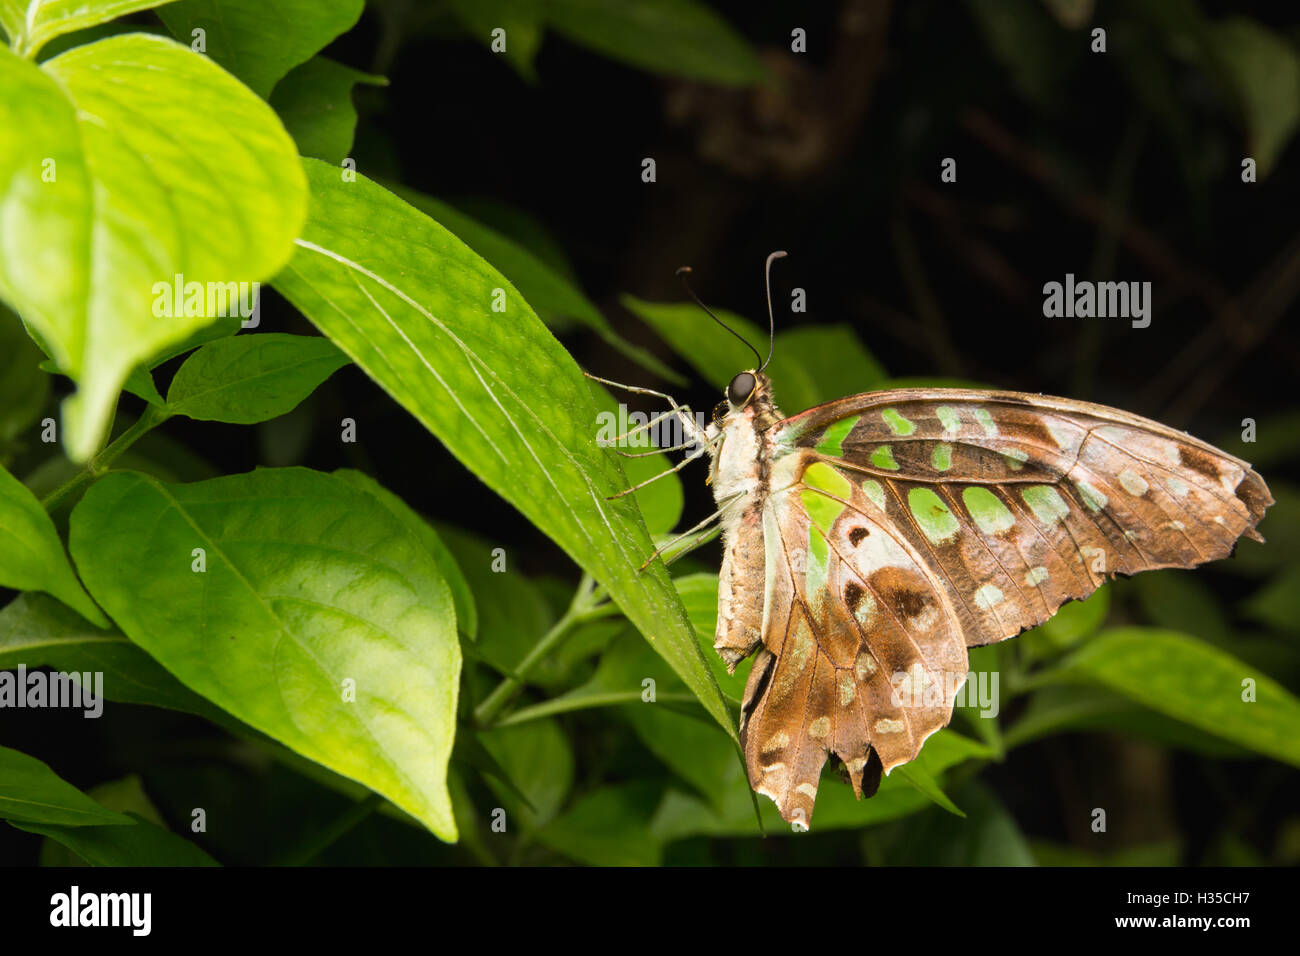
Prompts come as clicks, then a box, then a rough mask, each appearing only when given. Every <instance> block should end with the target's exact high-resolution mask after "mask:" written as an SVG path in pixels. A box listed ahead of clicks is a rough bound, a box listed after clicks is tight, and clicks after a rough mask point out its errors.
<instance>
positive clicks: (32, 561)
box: [0, 467, 108, 627]
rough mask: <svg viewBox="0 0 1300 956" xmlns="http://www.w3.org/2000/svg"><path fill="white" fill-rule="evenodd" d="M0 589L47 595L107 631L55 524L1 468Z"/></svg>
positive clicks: (12, 477)
mask: <svg viewBox="0 0 1300 956" xmlns="http://www.w3.org/2000/svg"><path fill="white" fill-rule="evenodd" d="M0 586H3V587H7V588H15V589H16V590H19V591H44V592H46V593H47V594H52V595H54V596H55V597H56V598H58V599H59V600H60V601H62V602H63V603H64V604H67V605H68V606H69V607H72V608H75V609H76V610H77V611H79V612H80V613H81V614H82V616H84V617H86V618H88V619H89V620H91V621H93V622H94V623H96V624H98V625H99V626H100V627H108V619H107V618H106V617H104V615H103V613H102V612H101V611H100V610H99V608H97V607H96V606H95V602H94V601H92V600H91V599H90V596H89V595H88V594H86V592H85V591H84V590H83V589H82V587H81V583H80V582H79V581H78V580H77V576H76V574H74V573H73V570H72V565H71V564H69V563H68V556H67V555H66V554H65V553H64V551H63V542H62V541H60V540H59V533H58V532H57V531H56V530H55V529H54V522H53V521H51V520H50V516H49V515H48V514H46V513H45V509H44V508H42V507H41V503H40V502H39V501H37V500H36V496H35V495H33V494H32V493H31V492H30V491H28V490H27V488H26V487H25V486H24V485H23V483H22V482H20V481H19V480H18V479H17V478H15V477H14V476H13V475H11V474H9V472H8V470H6V469H5V468H2V467H0Z"/></svg>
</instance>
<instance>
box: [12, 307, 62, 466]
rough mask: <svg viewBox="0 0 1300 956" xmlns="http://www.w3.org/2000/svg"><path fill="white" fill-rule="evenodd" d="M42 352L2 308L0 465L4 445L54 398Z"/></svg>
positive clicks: (37, 415) (26, 426)
mask: <svg viewBox="0 0 1300 956" xmlns="http://www.w3.org/2000/svg"><path fill="white" fill-rule="evenodd" d="M40 364H41V350H40V349H39V348H37V347H36V346H35V345H34V344H33V343H32V340H31V339H29V338H28V337H27V335H26V333H24V332H23V326H22V323H21V322H19V321H18V317H17V316H16V315H14V314H13V313H11V312H10V311H9V310H8V309H7V308H5V307H4V306H3V305H0V463H3V462H4V459H5V449H4V445H5V444H6V443H8V442H12V441H13V440H14V439H15V438H17V437H18V436H19V435H20V434H21V433H22V432H23V431H25V430H26V429H27V428H28V426H30V425H31V424H32V423H33V422H34V421H36V419H37V418H39V417H40V414H41V411H42V410H43V409H44V408H45V401H46V399H47V398H48V397H49V394H50V379H49V376H48V375H44V374H42V372H41V368H40Z"/></svg>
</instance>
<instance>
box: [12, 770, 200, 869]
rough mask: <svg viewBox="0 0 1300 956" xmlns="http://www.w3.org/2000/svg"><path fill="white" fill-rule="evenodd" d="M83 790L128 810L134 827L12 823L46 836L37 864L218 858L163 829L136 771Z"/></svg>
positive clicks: (192, 862)
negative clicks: (39, 860)
mask: <svg viewBox="0 0 1300 956" xmlns="http://www.w3.org/2000/svg"><path fill="white" fill-rule="evenodd" d="M88 795H89V796H90V797H92V798H93V799H94V800H95V801H96V802H97V803H99V804H100V805H101V806H104V807H107V808H108V809H110V810H114V811H116V812H117V813H123V814H129V815H130V816H131V817H133V818H134V819H135V821H136V824H135V826H133V827H68V826H57V825H54V824H33V823H20V824H16V826H17V827H18V829H20V830H26V831H28V832H29V833H41V834H44V835H45V836H46V837H48V838H49V839H48V840H47V841H46V843H45V845H44V846H43V847H41V866H76V865H78V864H81V863H82V862H83V861H84V862H85V863H89V864H90V865H92V866H216V865H217V861H216V860H214V859H212V857H210V856H208V854H207V853H205V852H204V851H203V850H201V849H199V848H198V847H197V846H195V845H194V844H193V843H191V842H190V841H189V840H186V839H185V838H183V837H180V836H178V835H176V834H174V833H172V832H171V831H169V830H168V829H167V824H166V823H164V822H163V818H162V815H161V814H159V812H158V808H157V807H155V806H154V805H153V802H152V801H151V800H150V799H149V797H148V795H147V794H145V792H144V787H143V785H142V784H141V782H140V778H139V777H138V776H136V775H135V774H131V775H129V776H127V777H123V778H122V779H120V780H111V781H109V782H108V783H101V784H100V785H99V786H96V787H91V788H90V790H89V791H88Z"/></svg>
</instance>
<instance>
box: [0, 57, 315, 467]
mask: <svg viewBox="0 0 1300 956" xmlns="http://www.w3.org/2000/svg"><path fill="white" fill-rule="evenodd" d="M140 117H148V120H149V121H148V122H142V121H141V120H140ZM0 201H2V202H3V204H4V208H5V239H6V241H5V243H4V246H3V248H2V249H0V297H3V298H4V299H5V300H6V301H7V302H9V304H11V305H12V306H13V307H14V308H15V309H16V310H17V311H18V312H19V313H20V314H21V315H22V317H23V319H24V320H25V321H26V323H27V325H28V327H29V329H31V330H32V331H33V332H34V333H35V334H36V335H37V336H38V337H39V339H40V340H41V345H42V346H43V347H44V349H45V350H46V352H47V353H48V354H49V355H51V356H52V357H53V358H54V360H55V361H56V362H57V363H58V366H59V368H60V369H61V370H62V371H63V372H64V374H66V375H68V376H70V377H71V378H72V379H74V380H75V381H76V382H77V385H78V391H77V393H76V394H75V395H73V396H71V397H70V398H69V399H67V400H66V402H65V404H64V429H63V436H64V441H65V443H66V446H67V449H68V454H69V457H71V458H73V459H74V460H77V461H83V460H85V459H86V458H87V457H89V455H90V454H91V453H92V452H93V451H94V450H95V448H96V447H97V445H98V443H99V442H100V441H101V440H102V437H103V435H104V432H105V430H106V429H107V426H108V421H109V417H110V415H111V412H112V409H113V406H114V402H115V401H116V399H117V395H118V391H119V389H120V388H121V387H122V383H123V382H124V381H125V380H126V378H127V375H128V374H129V373H130V372H131V370H132V369H133V368H134V367H135V366H136V365H138V364H140V363H141V362H142V361H144V360H146V359H148V358H149V357H150V356H152V355H154V354H156V353H158V352H159V351H160V350H162V349H165V348H166V347H167V346H169V345H171V344H174V343H178V342H181V341H183V340H185V339H186V338H187V337H188V336H189V335H190V334H191V333H193V332H194V331H195V330H196V329H199V328H201V327H202V326H205V325H207V324H209V323H210V322H212V321H213V319H215V318H216V316H215V315H176V314H168V313H169V312H174V311H175V309H174V306H173V307H171V308H169V306H170V305H172V304H171V303H170V300H167V301H163V300H162V297H161V295H160V294H156V293H155V285H156V284H159V285H160V287H169V286H170V285H171V284H172V283H173V281H174V279H175V277H176V276H177V275H182V276H183V277H184V282H185V284H188V283H191V282H197V283H208V282H219V283H227V282H235V281H239V282H254V281H259V280H261V279H264V278H266V277H268V276H269V275H271V274H272V273H274V272H276V271H277V270H278V269H279V268H280V266H281V265H282V264H283V263H284V261H285V259H286V258H287V257H288V255H289V252H290V248H291V246H290V243H291V241H292V239H293V237H294V236H295V235H296V234H297V233H298V230H299V227H300V225H301V223H302V219H303V215H304V212H305V209H306V202H307V192H306V185H305V183H304V181H303V177H302V171H301V168H300V167H299V165H298V160H297V151H296V150H295V149H294V147H293V141H292V140H291V139H290V138H289V136H288V134H287V133H286V132H285V131H284V127H283V126H281V125H280V121H279V119H278V118H277V117H276V115H275V114H274V113H273V112H272V111H271V109H270V108H269V107H268V106H267V105H266V104H265V103H263V102H261V101H260V100H258V99H257V97H255V96H254V95H253V94H252V93H250V92H249V91H248V89H247V88H245V87H244V86H243V85H242V84H240V83H239V82H238V81H237V80H236V79H235V78H234V77H232V76H230V75H229V74H228V73H226V72H224V71H223V70H221V69H220V68H219V67H217V66H215V65H214V64H213V63H211V62H210V61H209V60H207V59H206V58H205V57H202V56H199V55H198V54H196V53H192V52H191V51H190V50H189V49H188V48H186V47H183V46H180V45H179V44H176V43H173V42H171V41H170V40H166V39H163V38H161V37H153V36H147V35H145V34H128V35H126V36H118V37H110V38H108V39H105V40H100V41H98V42H95V43H89V44H86V45H85V46H80V47H76V48H74V49H72V50H69V51H68V52H67V53H63V54H61V55H59V56H57V57H54V58H53V59H51V60H48V61H47V62H46V63H44V64H43V65H42V66H41V67H39V68H38V67H36V66H33V65H32V64H31V63H28V62H26V61H24V60H21V59H19V58H17V57H15V56H14V55H13V54H11V53H9V52H8V50H6V49H4V48H3V47H0ZM205 298H206V297H205ZM155 309H158V310H159V311H160V312H161V313H162V314H161V315H159V314H155ZM204 310H206V303H205V309H204ZM196 311H199V310H196Z"/></svg>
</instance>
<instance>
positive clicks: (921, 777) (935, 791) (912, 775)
mask: <svg viewBox="0 0 1300 956" xmlns="http://www.w3.org/2000/svg"><path fill="white" fill-rule="evenodd" d="M898 773H899V775H900V776H901V777H902V778H903V779H904V780H906V781H907V782H908V783H910V784H911V785H912V786H914V787H916V789H917V790H919V791H921V793H923V794H925V795H926V796H927V797H929V798H930V799H931V800H933V801H934V802H935V803H937V804H938V805H939V806H941V807H943V808H944V809H945V810H947V811H948V812H949V813H951V814H952V815H953V816H957V817H964V816H966V814H964V813H963V812H962V810H961V808H960V807H959V806H957V804H955V803H953V802H952V799H951V798H950V797H949V796H948V795H947V794H946V793H944V792H943V789H942V788H941V787H940V786H939V782H938V781H937V780H935V779H934V777H932V776H930V774H929V773H927V772H926V771H925V770H924V769H922V768H921V767H918V766H916V764H914V763H905V764H903V765H902V766H901V767H899V768H898Z"/></svg>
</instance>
